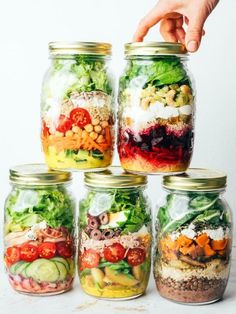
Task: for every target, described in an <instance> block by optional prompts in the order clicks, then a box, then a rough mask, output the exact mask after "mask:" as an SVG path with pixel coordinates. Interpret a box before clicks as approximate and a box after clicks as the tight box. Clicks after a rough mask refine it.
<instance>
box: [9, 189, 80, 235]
mask: <svg viewBox="0 0 236 314" xmlns="http://www.w3.org/2000/svg"><path fill="white" fill-rule="evenodd" d="M28 192H29V190H19V189H16V190H14V192H13V193H12V194H10V196H9V197H8V199H7V201H6V233H8V232H12V231H22V230H24V229H25V228H29V227H32V226H33V225H35V224H36V223H39V222H41V221H46V223H47V225H49V226H50V227H52V228H57V227H62V226H63V227H66V228H68V229H69V230H72V229H73V224H74V220H73V219H74V218H73V217H74V206H75V205H74V201H73V200H72V198H71V196H70V195H69V194H68V193H67V192H66V190H65V189H64V188H62V187H56V188H45V189H39V190H34V193H37V195H38V201H37V203H35V197H34V198H33V199H32V206H30V198H29V196H28V199H27V203H24V202H20V203H19V200H21V199H24V193H27V195H29V193H28ZM33 195H34V194H32V196H33Z"/></svg>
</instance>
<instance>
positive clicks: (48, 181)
mask: <svg viewBox="0 0 236 314" xmlns="http://www.w3.org/2000/svg"><path fill="white" fill-rule="evenodd" d="M9 172H10V176H9V178H10V182H11V183H13V184H19V185H25V186H31V185H32V186H40V185H54V184H63V183H67V182H70V181H71V180H72V174H71V173H70V172H68V171H58V170H51V169H48V167H47V165H46V164H40V163H38V164H37V163H35V164H24V165H17V166H14V167H12V168H11V169H10V170H9Z"/></svg>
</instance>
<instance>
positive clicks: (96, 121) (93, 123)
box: [91, 118, 100, 125]
mask: <svg viewBox="0 0 236 314" xmlns="http://www.w3.org/2000/svg"><path fill="white" fill-rule="evenodd" d="M91 122H92V125H98V124H99V122H100V121H99V119H97V118H95V119H92V121H91Z"/></svg>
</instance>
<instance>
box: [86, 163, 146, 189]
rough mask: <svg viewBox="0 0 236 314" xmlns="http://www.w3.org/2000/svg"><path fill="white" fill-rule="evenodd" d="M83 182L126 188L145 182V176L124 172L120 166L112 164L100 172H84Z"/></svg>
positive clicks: (106, 186) (98, 185) (96, 185)
mask: <svg viewBox="0 0 236 314" xmlns="http://www.w3.org/2000/svg"><path fill="white" fill-rule="evenodd" d="M84 182H85V184H86V185H87V186H90V187H95V188H117V189H122V188H128V187H138V186H143V185H146V184H147V177H146V176H142V175H136V174H131V173H127V172H125V171H124V170H123V169H122V168H121V167H118V166H112V167H110V168H109V169H107V170H105V171H102V172H86V173H85V176H84Z"/></svg>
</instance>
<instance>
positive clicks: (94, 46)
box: [48, 41, 112, 56]
mask: <svg viewBox="0 0 236 314" xmlns="http://www.w3.org/2000/svg"><path fill="white" fill-rule="evenodd" d="M48 46H49V51H50V54H51V55H80V54H86V55H101V56H106V55H108V56H109V55H111V48H112V46H111V44H108V43H99V42H82V41H72V42H66V41H55V42H50V43H49V44H48Z"/></svg>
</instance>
